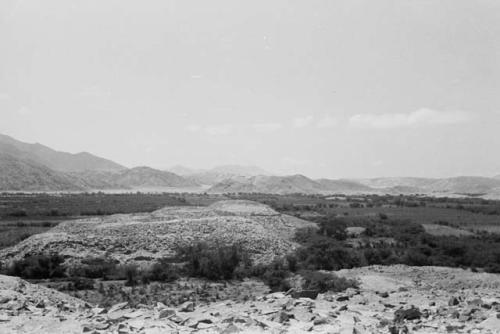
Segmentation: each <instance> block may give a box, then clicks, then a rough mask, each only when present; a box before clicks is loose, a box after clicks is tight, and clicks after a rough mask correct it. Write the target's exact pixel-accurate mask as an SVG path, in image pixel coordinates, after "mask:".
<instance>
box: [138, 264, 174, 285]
mask: <svg viewBox="0 0 500 334" xmlns="http://www.w3.org/2000/svg"><path fill="white" fill-rule="evenodd" d="M178 278H179V269H178V268H176V267H175V266H174V265H173V264H171V263H168V262H167V261H166V260H160V261H158V262H156V263H154V264H153V265H152V266H151V267H150V268H149V270H148V271H147V272H146V273H145V275H144V276H143V281H156V282H173V281H175V280H176V279H178Z"/></svg>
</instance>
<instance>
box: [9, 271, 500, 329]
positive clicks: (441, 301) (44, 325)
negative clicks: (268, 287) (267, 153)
mask: <svg viewBox="0 0 500 334" xmlns="http://www.w3.org/2000/svg"><path fill="white" fill-rule="evenodd" d="M338 275H340V276H345V277H349V278H354V279H356V280H358V281H359V282H360V286H359V288H358V289H348V290H346V291H344V292H341V293H325V294H320V295H318V296H317V298H316V299H310V298H293V297H292V296H291V295H289V294H286V293H282V292H279V293H271V294H257V293H255V294H254V295H252V296H250V297H249V300H247V301H232V300H226V301H218V302H214V303H197V302H191V301H186V302H185V303H183V304H181V305H180V306H178V307H176V308H172V307H167V306H165V305H163V304H162V303H158V304H157V305H155V306H154V307H147V306H143V307H135V308H131V307H130V306H129V305H128V304H127V303H126V302H124V303H120V304H116V305H114V306H112V307H109V308H100V307H96V306H95V305H90V304H89V303H86V302H83V301H81V300H78V299H75V298H72V297H69V296H68V295H64V294H61V293H58V292H56V291H53V290H50V289H46V288H43V287H40V286H38V285H33V284H30V283H27V282H25V281H23V280H20V279H17V278H12V277H6V276H0V310H1V311H0V332H2V333H54V334H55V333H61V334H62V333H82V332H83V333H123V334H124V333H145V334H153V333H345V334H351V333H366V334H368V333H422V334H423V333H428V334H431V333H500V317H499V314H500V294H499V292H498V291H499V287H500V277H499V276H498V275H492V274H479V273H471V272H468V271H464V270H461V269H450V268H440V267H407V266H389V267H382V266H372V267H365V268H358V269H352V270H341V271H339V272H338Z"/></svg>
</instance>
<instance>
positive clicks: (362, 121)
mask: <svg viewBox="0 0 500 334" xmlns="http://www.w3.org/2000/svg"><path fill="white" fill-rule="evenodd" d="M471 118H472V116H471V115H470V114H469V113H467V112H464V111H440V110H433V109H428V108H422V109H418V110H416V111H413V112H410V113H406V114H404V113H394V114H358V115H354V116H352V117H351V118H350V119H349V123H350V124H351V125H354V126H359V127H368V128H399V127H412V126H419V125H445V124H458V123H463V122H467V121H469V120H470V119H471Z"/></svg>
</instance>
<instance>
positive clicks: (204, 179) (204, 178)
mask: <svg viewBox="0 0 500 334" xmlns="http://www.w3.org/2000/svg"><path fill="white" fill-rule="evenodd" d="M168 170H169V171H170V172H172V173H176V174H179V175H182V176H183V177H185V178H187V179H189V180H191V181H192V182H194V183H197V184H203V185H214V184H217V183H219V182H222V181H225V180H227V179H233V178H238V177H240V176H259V175H271V173H269V172H268V171H266V170H264V169H262V168H260V167H257V166H241V165H222V166H216V167H214V168H212V169H191V168H188V167H184V166H179V165H177V166H174V167H172V168H170V169H168Z"/></svg>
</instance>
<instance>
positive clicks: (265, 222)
mask: <svg viewBox="0 0 500 334" xmlns="http://www.w3.org/2000/svg"><path fill="white" fill-rule="evenodd" d="M307 226H311V227H313V226H316V225H315V224H314V223H311V222H307V221H304V220H300V219H298V218H294V217H291V216H287V215H282V214H279V213H278V212H276V211H274V210H272V209H271V208H269V207H268V206H266V205H263V204H259V203H256V202H251V201H222V202H217V203H214V204H212V205H211V206H208V207H166V208H163V209H160V210H157V211H154V212H152V213H147V214H146V213H145V214H123V215H112V216H106V217H99V218H90V219H82V220H76V221H67V222H63V223H61V224H59V225H58V226H57V227H55V228H53V229H51V230H50V231H48V232H46V233H42V234H38V235H34V236H32V237H30V238H28V239H26V240H24V241H22V242H21V243H19V244H17V245H16V246H14V247H11V248H8V249H5V250H2V251H1V252H0V259H1V260H2V261H3V262H9V261H11V260H15V259H20V258H23V257H25V256H27V255H34V254H42V253H43V254H59V255H62V256H64V257H66V258H67V259H69V261H73V260H75V261H78V260H80V259H84V258H89V257H104V256H106V257H109V258H112V259H115V260H118V261H119V262H120V263H128V262H134V261H152V260H155V259H160V258H164V257H171V256H174V255H175V254H176V252H177V250H178V249H179V248H182V247H186V246H189V245H192V244H194V243H198V242H208V243H211V244H219V245H233V244H238V245H240V246H241V247H242V248H243V249H244V250H245V251H247V252H248V253H249V254H250V256H251V257H252V259H253V260H254V261H255V262H256V263H260V262H269V261H271V260H272V259H273V258H274V257H276V256H282V255H285V254H287V253H288V252H290V251H292V250H293V249H294V248H296V247H297V246H298V245H297V244H296V243H295V242H294V241H293V240H292V239H293V237H294V234H295V231H296V229H298V228H302V227H307Z"/></svg>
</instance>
